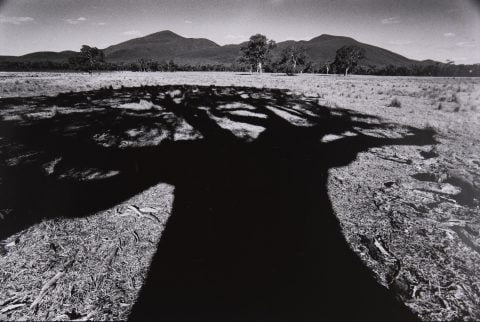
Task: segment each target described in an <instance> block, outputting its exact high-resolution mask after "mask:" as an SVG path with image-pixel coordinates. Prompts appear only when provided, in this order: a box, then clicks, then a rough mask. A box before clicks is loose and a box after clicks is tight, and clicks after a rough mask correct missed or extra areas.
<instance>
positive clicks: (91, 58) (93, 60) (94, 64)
mask: <svg viewBox="0 0 480 322" xmlns="http://www.w3.org/2000/svg"><path fill="white" fill-rule="evenodd" d="M80 55H81V57H82V58H83V59H84V60H85V62H86V63H87V64H89V66H90V69H89V70H90V71H92V70H93V69H98V65H99V64H100V63H103V62H105V55H104V53H103V51H101V50H100V49H98V48H97V47H90V46H87V45H83V46H82V48H81V49H80Z"/></svg>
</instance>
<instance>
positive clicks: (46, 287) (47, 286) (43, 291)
mask: <svg viewBox="0 0 480 322" xmlns="http://www.w3.org/2000/svg"><path fill="white" fill-rule="evenodd" d="M63 275H65V272H58V273H57V274H55V276H54V277H52V278H51V279H50V280H49V281H48V282H47V283H46V284H45V285H43V287H42V289H41V290H40V294H38V296H37V298H36V299H35V301H33V303H32V305H30V309H34V308H36V307H37V306H38V304H39V303H40V301H41V300H42V298H43V297H44V296H45V294H47V292H48V291H49V289H50V288H51V287H52V286H54V285H55V283H56V282H57V281H58V280H59V279H60V278H61V277H62V276H63Z"/></svg>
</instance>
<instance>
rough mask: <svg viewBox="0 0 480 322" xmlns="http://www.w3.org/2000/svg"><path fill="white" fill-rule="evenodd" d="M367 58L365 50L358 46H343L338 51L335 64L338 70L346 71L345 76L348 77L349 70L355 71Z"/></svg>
mask: <svg viewBox="0 0 480 322" xmlns="http://www.w3.org/2000/svg"><path fill="white" fill-rule="evenodd" d="M364 57H365V50H364V49H363V48H359V47H357V46H343V47H342V48H340V49H338V50H337V54H336V56H335V61H334V62H333V64H334V65H335V67H336V68H339V69H341V70H345V76H347V75H348V71H349V70H353V69H354V68H355V67H356V66H357V65H358V61H359V60H360V59H362V58H364Z"/></svg>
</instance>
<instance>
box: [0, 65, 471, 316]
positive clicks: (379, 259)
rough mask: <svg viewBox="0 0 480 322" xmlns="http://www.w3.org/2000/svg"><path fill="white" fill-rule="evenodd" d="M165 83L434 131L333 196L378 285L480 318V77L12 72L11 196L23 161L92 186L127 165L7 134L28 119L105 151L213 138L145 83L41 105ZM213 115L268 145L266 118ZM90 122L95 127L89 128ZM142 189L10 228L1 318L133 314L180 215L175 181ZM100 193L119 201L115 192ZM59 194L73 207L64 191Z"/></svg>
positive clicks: (5, 106) (341, 172) (3, 77)
mask: <svg viewBox="0 0 480 322" xmlns="http://www.w3.org/2000/svg"><path fill="white" fill-rule="evenodd" d="M164 84H194V85H213V84H214V85H216V86H231V85H235V86H254V87H259V88H286V89H289V90H290V93H289V92H286V93H285V95H286V97H292V98H291V101H292V102H293V103H292V104H293V106H295V104H300V106H301V104H302V103H301V102H302V97H303V98H304V99H306V100H309V101H313V102H315V103H316V104H318V105H319V106H327V107H329V108H331V110H332V111H335V110H338V111H340V110H342V109H343V108H344V109H349V110H353V111H355V112H359V113H364V114H369V115H373V116H376V117H379V118H380V123H382V124H389V123H393V124H397V125H398V126H399V129H396V130H388V128H387V129H384V130H382V131H380V132H379V131H375V130H372V133H368V131H367V130H365V129H361V130H362V131H363V132H364V133H366V134H370V135H373V136H375V137H387V138H394V137H401V136H403V135H405V133H404V132H402V130H401V126H415V127H417V128H430V129H433V130H434V131H435V132H436V133H437V134H436V136H435V138H436V140H437V144H428V145H424V146H415V145H413V144H411V145H409V144H406V145H401V146H400V145H388V146H382V147H376V148H370V149H368V150H366V151H363V152H359V153H358V155H357V156H356V158H355V160H353V161H352V162H349V163H348V164H345V165H341V166H340V165H339V166H337V167H333V168H331V169H330V170H329V173H330V176H329V179H328V193H329V197H330V199H331V201H332V206H333V209H334V211H335V214H336V216H337V218H338V220H339V222H340V224H341V227H342V229H343V234H344V236H345V238H346V240H347V241H348V243H349V245H350V247H351V248H352V249H353V250H354V251H355V253H356V254H357V255H358V256H359V257H360V258H361V259H362V261H363V263H365V265H367V266H368V267H369V268H370V269H371V270H372V271H373V272H374V274H375V276H376V278H377V280H378V282H379V283H381V284H383V285H384V286H385V287H387V288H389V289H391V290H393V291H394V292H395V294H397V296H398V297H400V298H401V299H402V301H403V302H404V303H406V304H407V305H408V306H409V307H410V308H411V309H412V310H413V311H414V312H415V313H416V314H417V315H418V316H419V317H420V318H422V319H425V320H446V319H448V320H453V319H479V318H480V311H479V310H478V307H479V305H480V284H479V282H478V281H479V277H480V276H479V274H478V269H477V267H478V265H479V264H480V240H479V234H480V233H479V232H480V220H479V219H478V211H479V199H480V193H479V191H480V190H479V188H480V176H479V173H480V158H479V156H480V148H479V147H480V144H479V143H480V142H479V139H478V138H479V130H478V129H479V124H480V112H479V111H478V108H479V103H480V80H479V79H466V78H465V79H463V78H462V79H453V78H448V79H446V78H403V77H391V78H390V77H389V78H383V77H358V76H353V77H348V78H344V77H330V76H320V75H301V76H295V77H287V76H283V75H240V74H234V73H107V74H97V75H93V76H90V75H87V74H84V75H82V74H48V73H18V74H13V73H1V74H0V96H1V97H4V98H5V97H17V96H22V97H27V99H25V100H8V99H2V100H1V101H0V106H1V111H0V113H1V116H2V127H3V130H2V129H1V128H0V130H2V135H1V137H2V139H1V141H0V148H1V150H2V171H3V172H2V173H1V175H2V181H1V183H2V189H3V190H2V192H5V191H6V189H7V190H8V189H10V186H9V185H8V183H9V182H11V181H8V180H9V178H8V177H9V176H8V175H7V172H5V171H6V170H8V169H13V168H16V167H20V169H23V168H21V167H23V166H25V165H28V164H32V162H33V163H34V164H35V167H36V168H35V169H37V168H38V169H41V171H43V172H42V173H43V174H42V175H46V176H47V177H49V176H54V177H55V178H57V179H65V178H67V179H72V178H73V179H74V180H77V181H81V182H83V181H89V180H101V179H105V178H107V179H108V178H111V177H115V173H110V172H108V171H105V168H102V167H101V166H99V167H97V168H95V167H92V166H88V163H85V162H83V161H84V160H82V159H80V160H77V161H71V163H68V162H67V163H65V161H64V160H65V157H64V155H62V154H60V155H59V153H58V152H59V151H60V152H61V151H62V150H61V149H58V148H53V147H49V146H48V144H47V146H45V145H42V144H34V145H33V146H34V148H32V142H24V141H21V142H19V141H15V140H14V139H12V138H11V137H9V132H8V131H6V130H5V129H7V128H8V126H11V124H13V125H15V126H20V127H21V126H30V125H34V124H37V122H38V124H41V122H53V123H52V124H53V125H55V124H61V125H62V126H61V127H58V128H59V129H60V128H61V129H62V131H64V132H62V134H65V135H66V136H68V135H72V136H74V137H75V136H86V135H88V136H91V137H92V138H93V140H94V142H95V143H96V144H97V145H99V146H103V147H107V148H108V147H112V146H114V147H120V148H132V147H144V146H147V147H148V146H152V145H153V146H154V145H157V144H159V143H161V142H163V141H164V140H165V139H173V140H174V141H178V140H195V139H198V138H199V137H201V135H200V134H199V133H197V132H196V131H195V129H193V128H191V127H190V126H189V125H188V124H187V123H188V122H187V123H186V122H184V121H183V120H174V117H173V116H172V115H170V114H169V113H166V112H162V113H161V117H160V116H158V113H157V114H156V112H155V110H156V108H157V107H155V106H154V104H153V103H151V101H152V97H150V96H148V95H146V93H142V91H140V92H139V93H136V94H135V95H136V96H137V97H142V100H143V101H142V100H140V101H136V100H132V97H131V96H126V97H125V96H122V94H118V95H117V94H116V96H115V95H114V96H112V97H109V95H110V94H108V90H107V91H106V92H105V93H103V94H102V95H100V96H99V97H96V96H95V95H96V94H91V95H83V96H82V98H81V99H80V98H78V100H77V101H75V102H76V104H78V105H75V104H72V103H71V102H72V100H71V99H69V100H63V101H62V98H61V97H60V98H59V99H57V101H49V100H48V99H45V100H44V101H42V99H36V100H29V99H28V97H31V96H38V95H56V94H58V93H62V92H69V91H84V90H94V89H99V88H101V87H109V86H112V87H113V88H120V87H121V86H140V85H164ZM237 91H240V92H239V93H238V95H239V97H240V98H242V95H246V96H245V97H244V99H245V100H250V99H253V100H258V99H261V97H250V96H249V94H248V93H247V92H242V89H237ZM169 93H170V94H167V95H170V96H171V97H172V99H178V100H179V103H181V101H182V99H183V98H182V93H181V92H179V93H176V92H174V90H173V89H172V90H171V91H170V92H169ZM72 95H74V94H72ZM229 95H230V94H229ZM110 96H111V95H110ZM85 97H86V98H85ZM84 98H85V100H83V99H84ZM240 98H239V99H240ZM288 100H290V99H288ZM288 100H287V101H288ZM295 102H296V103H295ZM112 107H116V108H117V109H115V111H118V115H120V116H119V117H121V118H120V119H119V120H128V119H130V118H132V119H134V118H135V117H139V116H138V114H139V113H140V114H141V115H142V117H145V118H139V119H138V122H133V123H132V122H131V123H128V126H126V127H123V126H119V127H116V126H112V127H111V128H109V126H108V125H107V124H115V123H113V122H112V120H113V119H111V118H110V114H108V115H107V114H102V113H103V112H102V111H103V110H105V109H107V110H108V109H111V108H112ZM225 108H226V109H231V108H240V109H241V110H242V111H241V113H240V114H239V112H240V111H238V112H235V113H237V116H248V115H249V114H248V113H251V114H258V115H256V117H259V118H261V116H259V115H262V114H259V112H258V110H255V108H253V109H252V108H250V109H249V107H248V106H238V105H235V106H233V107H232V106H227V107H225ZM108 111H110V110H108ZM158 111H161V107H159V108H158V110H157V112H158ZM109 113H110V112H109ZM115 113H117V112H115ZM142 113H146V115H143V114H142ZM212 113H213V112H210V114H208V115H209V117H210V118H211V119H212V120H214V121H215V122H217V123H218V124H219V125H220V126H221V127H222V128H227V129H231V130H232V132H233V133H234V134H235V135H236V136H237V137H240V138H242V139H244V140H247V141H255V139H256V138H257V137H258V135H259V133H261V131H262V127H261V126H260V127H259V126H258V125H257V126H254V125H253V124H246V123H241V122H238V121H232V118H231V117H230V118H226V117H224V116H221V115H217V114H215V113H213V114H212ZM229 113H233V112H229ZM242 113H243V115H242ZM276 113H277V114H278V115H280V116H282V117H283V118H286V119H287V120H288V121H289V122H291V123H293V124H297V125H300V126H307V127H308V122H304V123H302V122H303V121H304V119H305V117H300V118H298V115H297V117H295V115H296V114H295V113H296V112H295V111H294V112H292V111H291V110H290V111H287V112H286V113H284V114H282V112H281V111H279V110H278V109H277V112H276ZM114 115H117V114H114ZM230 115H233V114H230ZM300 115H303V114H300ZM86 116H88V118H87V120H91V121H92V123H88V122H85V117H86ZM250 116H251V115H250ZM104 117H105V118H104ZM151 119H153V121H152V122H156V123H153V125H155V124H159V125H160V126H163V127H164V128H167V129H168V131H160V132H158V131H157V132H156V131H155V126H153V125H151V124H150V123H149V122H150V121H149V120H151ZM60 120H62V122H60ZM55 122H57V123H55ZM109 122H110V123H109ZM45 124H49V123H45ZM120 124H122V123H120ZM149 124H150V125H149ZM54 128H57V127H54ZM392 129H393V128H392ZM353 130H355V129H353ZM355 135H358V134H355V133H351V132H344V133H335V134H328V135H324V136H323V137H322V139H321V140H322V142H324V143H328V142H335V141H336V140H341V139H342V138H348V137H349V136H355ZM19 143H20V144H19ZM52 149H53V150H52ZM52 151H53V152H52ZM62 162H63V163H62ZM27 168H28V167H27ZM120 168H121V167H120ZM28 169H30V168H28ZM32 171H33V170H32ZM35 171H37V170H35ZM34 173H35V174H36V173H37V172H34ZM26 178H28V176H26ZM21 183H22V184H23V185H24V186H22V189H24V190H25V191H34V189H33V188H31V189H29V188H24V187H25V186H26V185H28V184H29V182H28V179H26V181H25V182H21ZM127 183H128V180H127ZM124 184H125V183H124ZM20 191H22V190H20ZM132 191H134V192H135V193H133V192H131V193H129V194H128V196H127V197H125V198H120V199H118V200H113V201H112V202H110V203H108V206H105V207H100V208H101V209H102V210H98V211H89V212H88V216H84V215H82V216H76V215H70V214H69V213H59V214H58V215H55V216H50V217H49V216H48V215H47V216H40V217H41V218H37V219H38V220H35V221H34V222H32V223H31V224H28V225H26V227H24V228H22V229H14V230H12V233H11V234H9V233H5V234H2V236H3V237H2V238H4V240H3V241H2V242H1V244H0V254H1V255H0V281H1V283H2V290H1V292H0V317H1V319H39V320H46V319H48V320H54V319H57V320H66V319H72V320H73V319H79V318H83V319H86V318H90V319H94V320H97V319H104V320H110V319H125V318H127V317H128V314H129V312H130V310H131V308H132V305H133V304H134V303H135V299H136V297H137V295H138V292H139V290H140V289H141V287H142V285H143V283H144V280H145V278H146V275H147V272H148V269H149V265H150V260H151V258H152V256H153V254H154V253H155V252H156V250H157V243H158V241H159V239H160V236H161V233H162V231H163V229H164V227H165V224H166V223H167V220H168V216H169V214H170V212H171V209H172V202H173V196H174V187H173V186H172V185H169V184H166V183H156V184H154V185H151V186H145V187H141V188H139V189H133V188H132ZM99 193H103V194H105V196H108V195H109V190H104V191H102V190H100V192H99ZM87 195H88V194H87ZM47 197H48V196H47ZM49 198H50V199H51V200H52V202H58V203H61V201H59V200H56V199H55V197H52V196H50V197H49ZM47 199H48V198H47ZM22 200H23V202H25V203H28V202H30V200H36V198H30V196H28V195H26V196H25V197H24V198H23V199H22ZM87 200H88V199H87ZM2 202H3V204H2V205H0V206H1V207H0V208H1V209H0V211H1V212H0V223H1V222H2V221H4V222H9V221H11V216H13V215H12V214H14V213H15V210H16V208H15V207H16V206H12V205H9V204H8V200H7V199H5V198H4V199H2ZM86 203H88V201H86ZM97 208H98V207H97ZM47 209H49V208H47ZM67 209H68V208H67ZM95 209H96V208H93V210H95ZM44 217H45V219H42V218H44ZM62 217H63V218H62ZM4 227H6V226H4ZM2 233H3V232H2ZM52 278H54V279H53V280H52ZM50 280H52V281H53V282H52V283H51V285H50V284H48V282H49V281H50ZM45 285H47V286H49V285H50V286H49V287H48V288H47V287H45ZM42 287H45V289H44V292H42ZM36 300H37V301H36Z"/></svg>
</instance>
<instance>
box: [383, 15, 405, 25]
mask: <svg viewBox="0 0 480 322" xmlns="http://www.w3.org/2000/svg"><path fill="white" fill-rule="evenodd" d="M381 22H382V24H384V25H389V24H396V23H400V22H402V21H401V20H400V18H399V17H388V18H385V19H382V20H381Z"/></svg>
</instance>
